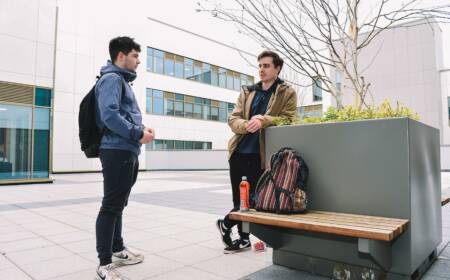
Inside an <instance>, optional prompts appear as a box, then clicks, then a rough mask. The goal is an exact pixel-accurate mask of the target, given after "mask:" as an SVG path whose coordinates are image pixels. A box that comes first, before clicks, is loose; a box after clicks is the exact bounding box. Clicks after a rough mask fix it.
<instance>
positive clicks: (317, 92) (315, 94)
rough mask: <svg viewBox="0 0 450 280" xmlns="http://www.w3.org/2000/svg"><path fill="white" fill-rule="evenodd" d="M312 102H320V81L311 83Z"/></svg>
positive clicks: (315, 80)
mask: <svg viewBox="0 0 450 280" xmlns="http://www.w3.org/2000/svg"><path fill="white" fill-rule="evenodd" d="M312 91H313V101H322V81H321V80H319V79H314V80H313V83H312Z"/></svg>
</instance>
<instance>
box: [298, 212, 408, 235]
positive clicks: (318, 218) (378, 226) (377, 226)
mask: <svg viewBox="0 0 450 280" xmlns="http://www.w3.org/2000/svg"><path fill="white" fill-rule="evenodd" d="M292 218H293V219H299V220H308V221H313V222H322V223H331V224H335V225H348V226H358V227H363V228H368V229H381V230H390V231H398V233H401V232H402V228H401V227H398V226H394V225H386V224H380V223H375V222H370V221H367V222H365V221H360V220H350V219H336V217H332V216H329V217H327V216H324V215H320V216H314V215H311V214H308V215H305V216H303V217H300V218H296V217H292Z"/></svg>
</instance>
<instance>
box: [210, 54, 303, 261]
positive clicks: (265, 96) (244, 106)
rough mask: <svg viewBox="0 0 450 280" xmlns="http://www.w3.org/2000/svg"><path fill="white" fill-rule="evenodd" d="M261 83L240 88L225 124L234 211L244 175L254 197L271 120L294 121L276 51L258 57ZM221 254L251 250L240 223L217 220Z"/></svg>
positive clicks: (290, 92)
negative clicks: (234, 230)
mask: <svg viewBox="0 0 450 280" xmlns="http://www.w3.org/2000/svg"><path fill="white" fill-rule="evenodd" d="M258 64H259V77H260V81H259V82H258V83H256V84H254V85H250V86H242V89H241V93H240V95H239V98H238V100H237V102H236V106H235V107H234V110H233V112H232V113H231V116H230V118H229V119H228V125H229V126H230V128H231V130H232V131H233V133H234V135H233V137H231V139H230V141H229V143H228V152H229V154H228V158H229V159H228V161H229V164H230V179H231V187H232V193H233V209H231V212H234V211H238V210H239V204H240V197H239V196H240V191H239V184H240V182H241V179H242V177H243V176H246V177H247V180H248V182H249V183H250V201H252V198H253V197H254V192H255V187H256V183H257V181H258V179H259V177H260V176H261V174H262V173H263V170H264V166H265V147H264V145H265V140H264V129H265V128H266V127H269V126H271V125H273V118H274V117H283V118H287V119H293V118H294V116H295V115H296V111H297V94H296V92H295V90H294V89H293V88H292V87H291V86H289V85H288V84H287V83H286V82H284V81H283V80H281V79H280V78H279V77H278V76H279V74H280V71H281V69H282V68H283V59H282V58H281V57H280V56H279V55H278V54H277V53H275V52H272V51H264V52H262V53H261V54H260V55H259V56H258ZM235 225H237V226H238V231H239V238H238V239H236V240H234V241H233V240H232V239H231V229H232V227H233V226H235ZM217 228H218V230H219V233H220V236H221V238H222V242H223V243H224V245H225V249H224V253H235V252H239V251H243V250H247V249H250V248H251V244H250V238H249V234H248V233H244V232H242V223H241V222H238V221H233V220H230V219H229V215H228V214H227V215H226V216H225V217H224V219H219V220H217Z"/></svg>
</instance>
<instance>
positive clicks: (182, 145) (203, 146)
mask: <svg viewBox="0 0 450 280" xmlns="http://www.w3.org/2000/svg"><path fill="white" fill-rule="evenodd" d="M145 150H146V151H165V150H212V142H203V141H181V140H166V139H155V140H153V141H152V142H151V143H149V144H146V145H145Z"/></svg>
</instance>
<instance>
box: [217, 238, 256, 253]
mask: <svg viewBox="0 0 450 280" xmlns="http://www.w3.org/2000/svg"><path fill="white" fill-rule="evenodd" d="M251 248H252V244H251V243H250V240H247V239H237V240H235V241H234V242H233V244H232V245H231V246H228V247H226V248H225V249H224V250H223V252H224V253H225V254H234V253H237V252H242V251H246V250H249V249H251Z"/></svg>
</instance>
